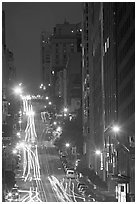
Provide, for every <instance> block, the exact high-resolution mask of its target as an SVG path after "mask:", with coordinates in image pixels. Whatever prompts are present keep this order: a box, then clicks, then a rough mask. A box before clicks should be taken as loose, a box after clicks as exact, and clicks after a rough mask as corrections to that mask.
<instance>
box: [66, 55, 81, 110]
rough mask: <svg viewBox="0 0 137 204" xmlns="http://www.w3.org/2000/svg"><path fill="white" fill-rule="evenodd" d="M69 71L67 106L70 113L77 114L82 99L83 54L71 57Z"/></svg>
mask: <svg viewBox="0 0 137 204" xmlns="http://www.w3.org/2000/svg"><path fill="white" fill-rule="evenodd" d="M66 71H67V77H66V78H67V104H68V107H69V112H71V113H74V114H75V113H76V112H77V110H78V109H80V108H81V98H82V67H81V52H77V53H72V54H70V55H69V59H68V63H67V66H66Z"/></svg>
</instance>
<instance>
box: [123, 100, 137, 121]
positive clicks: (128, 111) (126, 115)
mask: <svg viewBox="0 0 137 204" xmlns="http://www.w3.org/2000/svg"><path fill="white" fill-rule="evenodd" d="M133 114H135V101H134V100H133V101H132V102H131V103H130V104H129V105H128V106H127V107H126V108H125V109H124V110H123V111H122V113H121V114H120V115H121V117H122V118H123V119H124V120H127V119H128V118H129V117H131V116H132V115H133Z"/></svg>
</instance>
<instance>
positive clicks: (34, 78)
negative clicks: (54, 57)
mask: <svg viewBox="0 0 137 204" xmlns="http://www.w3.org/2000/svg"><path fill="white" fill-rule="evenodd" d="M2 9H3V10H5V18H6V45H7V47H8V48H9V49H10V50H11V51H13V53H14V58H15V62H14V64H15V67H16V71H17V80H18V81H19V82H22V83H23V84H24V86H25V87H26V90H27V91H30V93H33V92H34V91H37V90H38V87H39V85H40V83H41V58H40V34H41V31H43V30H45V31H53V27H54V26H55V25H56V24H57V23H59V24H62V23H64V20H65V18H66V20H67V21H68V22H69V23H78V22H80V21H81V18H82V14H81V2H41V3H38V2H20V3H19V2H2ZM34 93H35V92H34Z"/></svg>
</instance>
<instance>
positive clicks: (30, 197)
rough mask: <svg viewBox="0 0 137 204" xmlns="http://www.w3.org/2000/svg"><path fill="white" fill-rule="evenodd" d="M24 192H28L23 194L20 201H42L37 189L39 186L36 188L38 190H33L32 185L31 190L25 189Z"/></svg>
mask: <svg viewBox="0 0 137 204" xmlns="http://www.w3.org/2000/svg"><path fill="white" fill-rule="evenodd" d="M22 192H23V191H22ZM24 192H27V193H28V194H27V195H25V196H23V197H22V198H21V199H20V202H42V201H41V199H40V198H39V197H38V195H39V193H38V191H37V188H36V191H33V190H32V188H31V187H30V190H29V191H24Z"/></svg>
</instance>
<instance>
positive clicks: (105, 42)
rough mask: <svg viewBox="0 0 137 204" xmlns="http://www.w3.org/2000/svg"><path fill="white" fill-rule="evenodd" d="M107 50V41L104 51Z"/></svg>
mask: <svg viewBox="0 0 137 204" xmlns="http://www.w3.org/2000/svg"><path fill="white" fill-rule="evenodd" d="M106 52H107V43H106V42H105V53H106Z"/></svg>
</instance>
